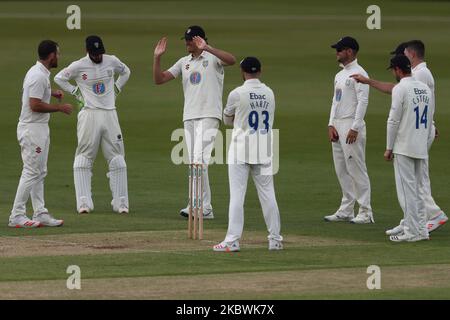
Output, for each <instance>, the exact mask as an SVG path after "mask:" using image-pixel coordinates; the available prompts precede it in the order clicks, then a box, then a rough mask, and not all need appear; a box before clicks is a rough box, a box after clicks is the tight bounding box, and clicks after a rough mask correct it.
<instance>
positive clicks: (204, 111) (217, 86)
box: [167, 51, 224, 121]
mask: <svg viewBox="0 0 450 320" xmlns="http://www.w3.org/2000/svg"><path fill="white" fill-rule="evenodd" d="M167 71H169V72H170V73H171V74H172V75H173V76H174V77H175V78H177V77H178V76H179V75H180V74H181V76H182V78H181V79H182V83H183V92H184V109H183V121H186V120H191V119H199V118H217V119H219V120H222V92H223V78H224V67H223V65H222V61H221V60H220V59H219V58H217V57H216V56H215V55H213V54H211V53H209V52H207V51H203V52H202V54H201V55H200V56H198V57H197V58H194V57H193V56H192V55H188V56H186V57H183V58H181V59H180V60H178V61H177V62H176V63H175V64H174V65H173V66H172V67H171V68H170V69H168V70H167Z"/></svg>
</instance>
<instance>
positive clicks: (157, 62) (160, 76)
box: [153, 57, 166, 84]
mask: <svg viewBox="0 0 450 320" xmlns="http://www.w3.org/2000/svg"><path fill="white" fill-rule="evenodd" d="M153 82H155V84H163V83H164V82H166V81H164V73H163V72H162V71H161V57H155V58H154V59H153Z"/></svg>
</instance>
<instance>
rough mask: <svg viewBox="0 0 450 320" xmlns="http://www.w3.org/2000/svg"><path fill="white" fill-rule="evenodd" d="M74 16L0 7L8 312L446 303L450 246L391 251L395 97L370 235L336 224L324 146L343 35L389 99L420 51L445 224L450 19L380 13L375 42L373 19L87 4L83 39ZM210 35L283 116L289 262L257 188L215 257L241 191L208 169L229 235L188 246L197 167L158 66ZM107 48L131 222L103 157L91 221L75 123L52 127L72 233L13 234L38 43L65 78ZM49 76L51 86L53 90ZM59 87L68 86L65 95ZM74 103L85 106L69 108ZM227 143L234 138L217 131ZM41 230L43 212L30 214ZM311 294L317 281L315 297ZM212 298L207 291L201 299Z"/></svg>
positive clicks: (281, 5)
mask: <svg viewBox="0 0 450 320" xmlns="http://www.w3.org/2000/svg"><path fill="white" fill-rule="evenodd" d="M69 4H72V3H69V2H64V1H61V2H59V1H58V2H57V1H49V2H37V1H29V2H26V1H10V2H8V1H1V2H0V38H1V39H2V54H1V59H0V70H1V76H0V88H1V110H2V114H1V117H0V130H1V131H0V132H1V143H0V298H13V299H14V298H16V299H17V298H23V297H25V298H49V299H52V298H64V299H73V298H80V299H90V298H92V299H102V298H118V299H125V298H144V299H145V298H149V299H159V298H163V299H184V298H193V299H209V298H217V299H231V298H238V299H241V298H243V299H259V298H264V299H304V298H313V299H395V298H399V299H449V298H450V277H449V276H448V274H449V272H448V271H449V269H450V247H449V243H450V229H449V226H444V227H443V228H441V229H439V230H437V231H436V232H434V233H433V234H432V235H431V241H427V242H420V243H412V244H397V245H396V244H392V243H390V242H389V241H388V239H387V237H386V236H385V235H384V231H385V229H387V228H388V227H392V226H394V225H396V224H397V223H398V221H399V220H400V218H401V216H402V211H401V209H400V207H399V204H398V201H397V196H396V192H395V184H394V174H393V167H392V164H390V163H386V162H385V161H384V160H383V152H384V148H385V139H386V138H385V132H386V129H385V126H386V120H387V116H388V111H389V106H390V96H388V95H384V94H382V93H380V92H377V91H375V90H374V89H372V90H371V92H370V100H369V107H368V112H367V115H366V123H367V137H368V138H367V151H366V156H367V166H368V172H369V176H370V179H371V184H372V206H373V209H374V213H375V220H376V223H375V224H373V225H360V226H358V225H351V224H329V223H325V222H324V221H323V216H324V215H327V214H330V213H332V212H334V210H336V208H337V206H338V204H339V202H340V197H341V193H340V188H339V186H338V182H337V178H336V175H335V172H334V168H333V164H332V154H331V147H330V144H329V142H328V140H327V122H328V117H329V110H330V104H331V99H332V94H333V78H334V75H335V74H336V72H338V70H339V67H338V66H337V63H336V61H335V53H334V51H333V50H332V49H331V48H330V44H332V43H333V42H335V41H337V40H338V39H339V38H340V37H341V36H343V35H352V36H354V37H355V38H356V39H358V41H359V43H360V47H361V49H360V52H359V55H358V61H359V63H360V64H361V65H362V66H363V67H364V68H365V69H366V71H367V72H368V73H369V75H370V76H371V77H372V78H376V79H381V80H385V81H392V80H393V79H392V76H391V74H390V73H389V72H388V71H387V70H386V67H387V65H388V59H389V54H388V53H389V52H390V51H391V50H392V49H394V48H395V46H396V45H397V44H398V43H399V42H401V41H405V40H411V39H422V40H423V41H424V42H425V44H426V48H427V53H426V61H427V62H428V65H429V67H430V69H431V70H432V72H433V74H434V77H435V80H436V100H437V105H436V117H435V120H436V124H437V127H438V128H439V130H440V132H441V137H440V138H439V140H438V141H436V142H435V143H434V145H433V148H432V151H431V160H430V168H431V172H430V175H431V181H432V190H433V196H434V198H435V200H436V202H437V203H438V204H439V205H440V206H441V208H442V209H443V210H444V211H445V210H446V211H449V212H450V197H449V192H450V188H449V183H448V177H449V176H450V168H449V166H448V160H449V159H450V151H449V150H450V130H449V127H450V118H449V115H450V109H449V103H448V101H450V90H448V88H449V87H450V70H449V68H448V55H449V52H450V43H449V41H448V32H449V31H450V18H449V15H448V12H450V3H449V2H445V1H433V2H431V1H400V0H399V1H381V0H379V1H377V4H378V5H379V6H380V8H381V19H382V20H381V27H382V28H381V30H368V29H367V27H366V19H367V17H368V16H369V15H368V14H367V13H366V9H367V7H368V6H369V5H370V4H372V1H368V0H363V1H348V0H344V1H338V2H336V1H331V0H327V1H320V2H319V1H293V0H292V1H268V0H264V1H235V0H230V1H227V2H226V5H224V3H223V2H219V1H136V2H132V1H126V2H121V1H97V2H96V1H92V2H90V1H89V2H88V1H85V2H84V1H82V2H79V3H78V4H79V5H80V7H81V10H82V29H81V30H73V31H69V30H68V29H67V28H66V17H67V14H66V8H67V6H68V5H69ZM192 24H199V25H202V26H203V27H204V28H205V30H206V33H207V36H208V39H209V42H210V44H211V45H212V46H216V47H218V48H223V49H225V50H227V51H230V52H232V53H233V54H235V56H236V57H237V59H238V60H240V59H242V58H243V57H245V56H247V55H254V56H257V57H259V58H260V59H261V61H262V64H263V81H264V82H265V83H267V84H268V85H269V86H271V87H272V88H273V90H274V92H275V95H276V100H277V111H276V118H275V128H277V129H279V130H280V171H279V173H278V174H277V175H276V177H275V184H276V194H277V199H278V204H279V207H280V212H281V221H282V234H283V235H284V237H285V239H286V243H285V250H284V251H282V252H269V251H268V250H267V244H266V240H265V237H266V233H265V225H264V221H263V217H262V213H261V210H260V206H259V202H258V200H257V196H256V192H255V188H254V185H253V183H249V189H248V193H247V197H246V204H245V227H244V228H245V229H244V239H243V241H242V243H241V249H242V251H241V252H240V253H238V254H217V253H214V252H213V251H212V250H211V248H212V245H213V244H215V243H216V242H218V241H221V240H222V239H223V237H224V235H225V232H226V228H227V222H228V218H227V215H228V200H229V191H228V177H227V168H226V166H225V165H212V166H211V167H210V183H211V188H212V204H213V207H214V214H215V216H216V218H215V219H214V220H212V221H205V231H206V234H205V240H203V241H201V242H199V241H190V240H187V222H186V220H184V219H182V218H181V217H180V216H179V214H178V211H179V210H180V208H182V207H184V206H186V203H187V186H188V180H187V167H186V166H183V165H178V166H177V165H174V164H173V163H172V162H171V159H170V153H171V150H172V148H173V146H174V145H175V144H176V142H172V141H171V140H170V135H171V133H172V131H173V130H175V129H177V128H181V127H182V121H181V119H182V106H183V95H182V87H181V84H180V81H179V80H175V81H172V82H170V83H169V84H166V85H164V86H156V85H154V84H153V81H152V74H151V72H152V59H153V49H154V46H155V44H156V42H157V41H158V39H159V38H160V37H162V36H167V37H168V38H169V43H168V51H167V53H166V54H165V55H164V56H163V58H162V66H163V68H168V67H170V66H171V65H172V64H173V63H174V62H175V61H176V60H177V59H178V58H179V57H181V56H183V55H186V52H185V47H184V44H183V41H182V40H180V37H181V36H182V35H183V32H184V30H185V28H186V27H187V26H188V25H192ZM89 34H98V35H100V36H102V38H103V40H104V43H105V46H106V50H107V53H111V54H114V55H117V56H118V57H119V58H120V59H122V60H123V61H124V62H125V63H126V64H128V66H129V67H130V69H131V71H132V75H131V78H130V80H129V82H128V84H127V85H126V87H125V88H124V90H123V92H122V94H121V95H120V97H119V99H118V102H117V104H118V113H119V120H120V123H121V126H122V130H123V136H124V141H125V149H126V160H127V165H128V180H129V194H130V209H131V213H130V214H129V215H127V216H118V215H117V214H114V213H112V211H111V206H110V201H111V196H110V191H109V187H108V181H107V178H106V175H105V174H106V171H107V167H106V163H105V161H104V159H103V156H102V155H101V153H99V155H98V157H97V160H96V163H95V167H94V178H93V194H94V202H95V211H94V212H93V213H91V214H89V215H86V216H78V215H77V214H76V208H75V195H74V194H75V191H74V187H73V176H72V163H73V156H74V153H75V148H76V113H74V114H72V115H71V116H64V115H62V114H53V115H52V116H51V122H50V130H51V149H50V156H49V161H48V176H47V178H46V180H45V195H46V205H47V207H48V208H49V210H50V211H51V212H52V213H53V214H54V215H55V216H56V217H60V218H62V219H64V220H65V225H64V227H62V228H57V229H52V228H40V229H38V230H15V229H9V228H8V227H7V222H8V215H9V213H10V210H11V207H12V203H13V200H14V196H15V192H16V187H17V184H18V180H19V176H20V172H21V166H22V162H21V159H20V150H19V146H18V143H17V140H16V126H17V119H18V116H19V112H20V105H21V104H20V99H21V86H22V81H23V77H24V75H25V73H26V71H27V70H28V68H29V67H30V66H31V65H32V64H34V63H35V60H36V57H35V56H36V54H35V52H36V47H37V44H38V43H39V41H40V40H43V39H47V38H49V39H53V40H56V41H57V42H59V44H60V49H61V59H60V62H59V63H60V65H59V67H58V70H60V68H62V67H63V66H66V65H67V64H68V63H70V62H71V61H74V60H76V59H79V58H80V57H81V56H83V55H84V38H85V37H86V36H87V35H89ZM225 72H226V74H225V85H224V100H225V99H226V96H227V95H228V93H229V92H230V91H231V90H232V89H233V88H234V87H236V86H238V85H240V84H241V82H242V79H241V76H240V72H239V68H238V66H233V67H228V68H226V71H225ZM55 74H56V73H55V71H53V75H55ZM55 87H56V84H55ZM68 101H71V102H73V100H72V98H68ZM221 128H222V130H223V129H224V128H223V127H221ZM30 212H31V211H30ZM69 265H79V266H80V268H81V271H82V290H68V289H67V288H66V279H67V277H68V274H66V268H67V266H69ZM369 265H378V266H380V268H381V273H382V288H381V290H368V289H367V287H366V280H367V278H368V276H369V275H368V274H367V273H366V269H367V267H368V266H369ZM313 280H314V281H313ZM200 282H201V283H202V288H199V286H198V283H200Z"/></svg>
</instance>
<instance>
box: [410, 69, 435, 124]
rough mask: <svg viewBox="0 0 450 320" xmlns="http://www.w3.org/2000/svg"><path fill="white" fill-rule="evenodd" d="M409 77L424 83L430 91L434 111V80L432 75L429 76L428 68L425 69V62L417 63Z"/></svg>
mask: <svg viewBox="0 0 450 320" xmlns="http://www.w3.org/2000/svg"><path fill="white" fill-rule="evenodd" d="M411 75H412V76H413V77H414V79H416V80H419V81H421V82H423V83H425V84H426V85H427V86H428V87H429V88H430V89H431V96H432V99H433V106H434V110H435V111H436V100H435V94H434V78H433V75H432V74H431V71H430V69H428V67H427V63H426V62H421V63H419V64H418V65H417V66H415V67H414V68H413V69H411ZM433 120H434V119H433ZM433 123H434V121H433Z"/></svg>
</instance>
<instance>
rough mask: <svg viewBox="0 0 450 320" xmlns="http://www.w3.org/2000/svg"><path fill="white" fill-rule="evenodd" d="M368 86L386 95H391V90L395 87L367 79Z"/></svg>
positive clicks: (392, 84) (391, 84) (387, 83)
mask: <svg viewBox="0 0 450 320" xmlns="http://www.w3.org/2000/svg"><path fill="white" fill-rule="evenodd" d="M368 85H369V86H371V87H372V88H375V89H377V90H379V91H381V92H384V93H387V94H391V93H392V89H393V88H394V87H395V83H391V82H381V81H378V80H375V79H369V81H368Z"/></svg>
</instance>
